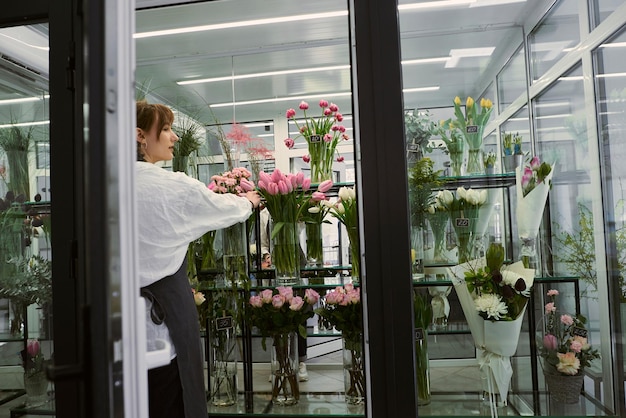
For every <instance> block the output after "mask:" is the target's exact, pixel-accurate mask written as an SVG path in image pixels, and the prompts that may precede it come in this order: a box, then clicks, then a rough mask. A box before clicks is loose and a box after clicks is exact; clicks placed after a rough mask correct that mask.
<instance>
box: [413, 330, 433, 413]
mask: <svg viewBox="0 0 626 418" xmlns="http://www.w3.org/2000/svg"><path fill="white" fill-rule="evenodd" d="M416 331H419V332H416V335H415V369H416V374H417V375H416V377H417V404H418V405H420V406H423V405H428V404H430V398H431V395H430V365H429V362H428V339H427V337H428V333H427V331H426V330H425V329H423V328H420V329H419V330H416Z"/></svg>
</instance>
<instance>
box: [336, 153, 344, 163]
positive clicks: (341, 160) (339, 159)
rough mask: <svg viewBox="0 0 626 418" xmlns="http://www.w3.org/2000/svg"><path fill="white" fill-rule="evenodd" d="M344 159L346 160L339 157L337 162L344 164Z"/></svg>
mask: <svg viewBox="0 0 626 418" xmlns="http://www.w3.org/2000/svg"><path fill="white" fill-rule="evenodd" d="M344 159H345V158H343V156H341V155H340V156H339V157H337V162H338V163H342V162H343V160H344Z"/></svg>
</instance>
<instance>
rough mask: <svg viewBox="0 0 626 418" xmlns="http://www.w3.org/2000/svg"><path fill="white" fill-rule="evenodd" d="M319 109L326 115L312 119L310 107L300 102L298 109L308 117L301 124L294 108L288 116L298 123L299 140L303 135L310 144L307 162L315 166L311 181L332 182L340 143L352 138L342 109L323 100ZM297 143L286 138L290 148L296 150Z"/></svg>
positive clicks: (340, 158)
mask: <svg viewBox="0 0 626 418" xmlns="http://www.w3.org/2000/svg"><path fill="white" fill-rule="evenodd" d="M319 107H320V108H321V109H322V116H319V117H308V116H307V110H308V109H309V104H308V103H307V102H305V101H302V102H300V105H299V106H298V108H299V109H300V110H302V112H303V114H304V116H303V117H304V119H303V120H300V121H298V119H296V111H295V110H294V109H288V110H287V112H286V114H285V116H286V117H287V119H290V120H292V121H293V122H294V123H295V125H296V128H297V129H298V132H299V133H300V134H299V135H298V137H299V136H302V137H303V138H304V139H305V140H306V142H307V144H308V148H309V154H308V155H305V156H304V157H303V160H304V161H305V162H308V163H310V164H311V179H312V181H313V183H316V184H317V183H321V182H322V181H324V180H331V179H332V167H333V161H334V160H335V153H336V149H337V144H338V143H339V142H340V141H341V140H348V139H350V138H349V137H348V134H346V128H345V127H344V126H343V125H341V122H342V121H343V115H342V114H341V113H340V112H339V107H337V105H336V104H334V103H328V101H326V100H320V101H319ZM298 137H296V139H297V138H298ZM294 144H295V142H294V140H293V139H292V138H287V139H285V146H286V147H287V148H290V149H291V148H293V146H294ZM337 161H343V158H342V157H341V156H337Z"/></svg>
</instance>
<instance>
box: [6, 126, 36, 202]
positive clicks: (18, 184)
mask: <svg viewBox="0 0 626 418" xmlns="http://www.w3.org/2000/svg"><path fill="white" fill-rule="evenodd" d="M13 134H14V135H15V133H13ZM4 151H5V154H6V156H7V163H8V166H9V169H8V175H6V177H7V178H8V180H9V181H8V189H9V190H10V191H12V192H13V193H15V197H16V198H17V197H18V196H23V197H24V200H25V201H28V200H30V176H29V173H28V151H24V150H19V149H8V146H7V147H5V149H4Z"/></svg>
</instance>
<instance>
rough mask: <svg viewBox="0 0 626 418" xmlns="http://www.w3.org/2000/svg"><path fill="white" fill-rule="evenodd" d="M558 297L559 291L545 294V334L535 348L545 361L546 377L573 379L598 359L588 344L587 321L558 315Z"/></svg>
mask: <svg viewBox="0 0 626 418" xmlns="http://www.w3.org/2000/svg"><path fill="white" fill-rule="evenodd" d="M558 295H559V291H558V290H555V289H551V290H548V293H547V296H548V298H550V302H548V303H546V305H545V317H544V319H543V327H544V332H545V334H544V336H543V338H542V339H541V341H540V343H539V344H538V345H539V355H540V356H541V357H542V358H543V359H544V363H543V368H544V372H545V373H547V374H552V375H554V374H562V375H566V376H576V375H580V374H582V372H583V369H584V368H585V367H589V366H590V365H591V361H592V360H594V359H597V358H600V354H599V353H598V350H596V349H593V348H591V345H590V344H589V342H588V338H587V330H586V329H585V324H586V322H587V318H585V317H584V316H583V315H576V316H572V315H568V314H560V313H558V311H557V307H556V305H555V303H556V297H557V296H558Z"/></svg>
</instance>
